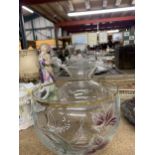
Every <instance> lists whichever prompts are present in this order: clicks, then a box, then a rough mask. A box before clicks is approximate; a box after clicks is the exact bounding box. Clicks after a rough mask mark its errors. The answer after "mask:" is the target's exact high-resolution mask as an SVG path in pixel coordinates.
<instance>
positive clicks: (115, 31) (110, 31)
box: [107, 30, 119, 33]
mask: <svg viewBox="0 0 155 155" xmlns="http://www.w3.org/2000/svg"><path fill="white" fill-rule="evenodd" d="M117 32H119V30H109V31H107V33H117Z"/></svg>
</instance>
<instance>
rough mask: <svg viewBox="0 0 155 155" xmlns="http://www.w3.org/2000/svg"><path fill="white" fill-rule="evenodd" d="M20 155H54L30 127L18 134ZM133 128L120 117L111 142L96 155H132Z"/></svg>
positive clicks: (133, 146) (133, 144) (133, 147)
mask: <svg viewBox="0 0 155 155" xmlns="http://www.w3.org/2000/svg"><path fill="white" fill-rule="evenodd" d="M19 154H20V155H55V154H53V153H52V152H51V151H50V150H48V149H47V148H46V147H45V146H44V145H42V144H41V142H40V141H39V139H38V138H37V136H36V134H35V131H34V128H33V127H30V128H28V129H26V130H21V131H20V132H19ZM134 154H135V128H134V126H132V125H131V124H130V123H129V122H128V121H127V120H126V119H124V118H123V117H121V121H120V125H119V128H118V130H117V133H116V134H115V136H114V138H113V140H112V141H111V142H110V143H109V144H108V145H107V147H106V148H105V149H104V150H102V151H101V152H99V153H98V155H134Z"/></svg>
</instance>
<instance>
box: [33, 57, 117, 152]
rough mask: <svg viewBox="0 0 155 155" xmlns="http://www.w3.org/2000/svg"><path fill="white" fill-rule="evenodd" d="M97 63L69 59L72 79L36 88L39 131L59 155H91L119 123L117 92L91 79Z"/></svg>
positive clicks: (44, 141) (42, 137)
mask: <svg viewBox="0 0 155 155" xmlns="http://www.w3.org/2000/svg"><path fill="white" fill-rule="evenodd" d="M95 68H96V65H95V63H94V62H90V61H88V60H85V59H81V60H80V61H79V60H78V61H74V62H71V61H70V62H68V63H67V65H66V66H64V69H65V70H66V71H67V72H68V74H69V75H70V78H69V80H68V81H67V82H65V83H64V84H63V85H62V86H57V85H56V84H52V83H48V84H43V85H41V86H40V87H38V88H36V89H35V90H34V91H33V99H34V103H33V105H32V107H33V118H34V122H35V128H36V132H37V134H38V136H39V138H40V140H41V141H42V143H43V144H45V146H46V147H48V148H49V149H50V150H52V151H53V152H55V153H56V154H58V155H89V154H93V153H96V152H97V151H98V150H100V149H102V148H104V147H105V146H106V145H107V144H108V143H109V142H110V141H111V139H112V137H113V135H114V134H115V132H116V130H117V127H118V125H119V119H120V118H119V117H120V101H119V96H118V94H117V92H115V91H110V90H109V88H108V87H106V86H102V85H100V84H99V83H97V82H95V81H93V80H92V78H91V76H92V75H93V72H94V71H95Z"/></svg>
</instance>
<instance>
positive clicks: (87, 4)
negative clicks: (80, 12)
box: [85, 0, 91, 10]
mask: <svg viewBox="0 0 155 155" xmlns="http://www.w3.org/2000/svg"><path fill="white" fill-rule="evenodd" d="M85 7H86V10H90V9H91V6H90V1H89V0H85Z"/></svg>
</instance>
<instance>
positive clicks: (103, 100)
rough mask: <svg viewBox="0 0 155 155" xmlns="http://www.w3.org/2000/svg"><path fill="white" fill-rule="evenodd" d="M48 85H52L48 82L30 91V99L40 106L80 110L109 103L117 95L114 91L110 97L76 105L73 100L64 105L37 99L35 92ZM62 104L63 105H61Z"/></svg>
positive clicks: (59, 102) (57, 101)
mask: <svg viewBox="0 0 155 155" xmlns="http://www.w3.org/2000/svg"><path fill="white" fill-rule="evenodd" d="M50 85H54V83H52V82H49V83H46V84H42V85H39V86H38V87H36V88H34V89H33V90H32V97H33V99H34V100H35V101H37V102H38V103H40V104H42V105H48V106H51V107H53V108H72V107H76V108H80V107H87V106H97V105H100V104H103V103H104V102H106V101H110V100H114V99H115V97H116V95H117V94H118V91H117V90H116V92H115V93H114V92H113V93H112V92H111V93H110V95H108V96H107V97H100V98H98V99H97V100H96V99H95V100H91V101H90V100H88V101H85V100H84V101H80V102H78V103H75V102H76V101H75V100H73V101H72V100H69V101H67V103H65V102H66V101H60V100H55V101H54V100H53V101H46V100H45V99H41V98H39V97H37V96H36V95H35V94H34V93H35V92H37V91H38V90H39V89H40V88H43V87H46V86H50ZM62 102H64V104H63V103H62Z"/></svg>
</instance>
